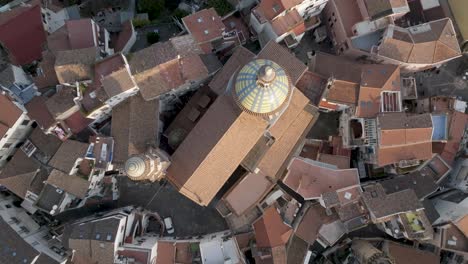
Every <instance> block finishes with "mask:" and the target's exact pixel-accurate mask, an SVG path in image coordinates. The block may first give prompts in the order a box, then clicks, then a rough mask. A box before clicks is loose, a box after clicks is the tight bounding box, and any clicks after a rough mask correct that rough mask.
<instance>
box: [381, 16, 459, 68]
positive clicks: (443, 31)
mask: <svg viewBox="0 0 468 264" xmlns="http://www.w3.org/2000/svg"><path fill="white" fill-rule="evenodd" d="M386 34H387V35H390V36H391V37H386V38H384V39H383V41H382V44H380V45H379V49H378V54H379V55H382V56H385V57H388V58H391V59H395V60H398V61H402V62H407V63H416V64H434V63H440V62H443V61H446V60H450V59H453V58H456V57H459V56H460V55H461V51H460V46H459V45H458V40H457V35H456V34H455V29H454V28H453V24H452V21H451V20H450V18H444V19H440V20H436V21H431V22H429V23H426V24H422V25H417V26H412V27H409V28H400V27H397V26H393V25H391V26H389V27H388V28H387V31H386Z"/></svg>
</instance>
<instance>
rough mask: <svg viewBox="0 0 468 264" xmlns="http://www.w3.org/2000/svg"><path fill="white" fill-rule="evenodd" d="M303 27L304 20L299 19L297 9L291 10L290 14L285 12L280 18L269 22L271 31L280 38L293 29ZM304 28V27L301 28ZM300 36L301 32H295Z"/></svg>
mask: <svg viewBox="0 0 468 264" xmlns="http://www.w3.org/2000/svg"><path fill="white" fill-rule="evenodd" d="M301 25H304V19H303V18H302V17H301V15H300V14H299V12H298V11H297V9H293V10H292V11H290V12H287V13H286V14H285V15H284V16H280V17H277V18H275V19H274V20H273V21H272V22H271V26H272V27H273V31H275V33H276V35H278V36H282V35H283V34H285V33H288V32H289V31H291V30H294V29H295V28H297V27H299V26H301ZM301 28H304V29H305V27H304V26H303V27H301ZM297 33H299V34H296V35H300V34H302V33H303V32H297Z"/></svg>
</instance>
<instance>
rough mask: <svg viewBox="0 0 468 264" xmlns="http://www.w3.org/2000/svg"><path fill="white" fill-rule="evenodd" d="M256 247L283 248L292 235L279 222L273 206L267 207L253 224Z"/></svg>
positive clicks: (281, 222)
mask: <svg viewBox="0 0 468 264" xmlns="http://www.w3.org/2000/svg"><path fill="white" fill-rule="evenodd" d="M253 228H254V231H255V238H256V243H257V247H259V248H273V247H277V246H284V245H286V243H287V242H288V240H289V237H290V236H291V234H292V229H291V227H289V226H287V225H286V224H284V223H283V220H281V216H280V215H279V213H278V211H277V210H276V208H275V207H274V206H271V207H269V208H268V209H266V210H265V212H264V213H263V216H262V217H261V218H259V219H258V220H257V221H255V223H254V224H253Z"/></svg>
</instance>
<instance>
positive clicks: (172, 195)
mask: <svg viewBox="0 0 468 264" xmlns="http://www.w3.org/2000/svg"><path fill="white" fill-rule="evenodd" d="M119 188H120V198H119V200H118V205H119V206H126V205H131V204H133V205H138V206H143V207H144V206H146V205H147V204H148V203H149V205H148V206H147V207H146V209H148V210H152V211H155V212H157V213H158V214H159V215H160V216H161V217H163V218H164V217H168V216H170V217H172V221H173V223H174V228H175V230H176V235H177V236H179V237H185V236H198V235H204V234H209V233H213V232H218V231H223V230H226V229H227V228H228V227H227V225H226V222H225V221H224V218H222V217H221V216H220V215H219V213H218V212H217V211H216V209H214V208H210V207H201V206H198V205H197V204H195V203H194V202H192V201H191V200H189V199H188V198H185V196H183V195H181V194H179V192H177V191H176V190H175V189H174V188H173V187H172V186H171V185H170V184H169V183H167V184H166V185H165V186H160V185H159V184H158V183H135V182H133V181H131V180H128V179H127V178H126V177H121V178H119ZM156 193H157V194H156ZM155 194H156V196H154V195H155ZM153 197H154V198H153ZM152 198H153V199H152ZM150 201H151V202H150Z"/></svg>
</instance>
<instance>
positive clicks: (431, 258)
mask: <svg viewBox="0 0 468 264" xmlns="http://www.w3.org/2000/svg"><path fill="white" fill-rule="evenodd" d="M385 247H386V248H387V252H388V254H389V255H390V256H392V258H393V259H394V260H395V262H396V263H398V264H412V263H414V260H415V259H417V260H418V261H419V262H420V263H425V264H437V263H440V262H439V256H438V255H436V254H434V253H432V252H428V251H422V250H419V249H417V248H413V247H409V246H406V245H403V244H399V243H395V242H390V241H388V240H387V241H386V245H385Z"/></svg>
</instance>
